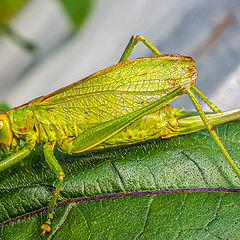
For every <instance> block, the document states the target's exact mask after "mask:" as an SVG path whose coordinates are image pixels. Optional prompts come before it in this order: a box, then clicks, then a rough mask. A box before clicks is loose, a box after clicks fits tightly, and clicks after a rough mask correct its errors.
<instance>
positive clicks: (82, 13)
mask: <svg viewBox="0 0 240 240" xmlns="http://www.w3.org/2000/svg"><path fill="white" fill-rule="evenodd" d="M58 1H59V2H60V4H61V5H62V6H63V8H64V10H65V12H66V13H67V15H68V17H69V19H70V20H71V23H72V24H73V26H74V28H76V29H78V28H79V27H80V26H81V25H82V23H83V22H84V20H85V18H86V17H87V16H88V14H89V12H90V10H91V8H92V6H93V3H94V1H93V0H58Z"/></svg>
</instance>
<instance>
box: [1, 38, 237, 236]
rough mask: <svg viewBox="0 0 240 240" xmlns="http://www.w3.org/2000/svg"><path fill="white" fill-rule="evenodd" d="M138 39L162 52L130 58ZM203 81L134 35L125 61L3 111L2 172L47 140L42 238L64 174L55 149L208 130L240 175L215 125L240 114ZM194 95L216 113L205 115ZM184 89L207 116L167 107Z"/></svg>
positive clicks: (187, 60) (184, 62)
mask: <svg viewBox="0 0 240 240" xmlns="http://www.w3.org/2000/svg"><path fill="white" fill-rule="evenodd" d="M139 41H141V42H143V43H144V44H145V45H146V46H147V47H148V48H149V49H150V50H151V51H152V52H153V53H154V54H155V56H153V57H143V58H137V59H133V60H128V58H129V56H130V54H131V52H132V50H133V48H134V46H135V45H136V44H137V43H138V42H139ZM196 78H197V71H196V69H195V64H194V61H193V60H192V58H191V57H187V56H182V55H178V54H166V55H163V54H161V53H160V52H159V51H158V50H157V49H156V48H155V47H154V46H153V45H152V44H151V43H150V42H149V41H148V40H147V39H145V38H144V37H143V36H136V35H133V36H132V38H131V39H130V41H129V43H128V45H127V47H126V49H125V51H124V53H123V55H122V57H121V59H120V61H119V63H118V64H115V65H112V66H110V67H108V68H106V69H103V70H101V71H99V72H97V73H94V74H92V75H90V76H88V77H86V78H84V79H82V80H80V81H77V82H75V83H73V84H71V85H68V86H66V87H64V88H61V89H59V90H57V91H55V92H53V93H50V94H48V95H46V96H41V97H38V98H36V99H34V100H32V101H30V102H28V103H26V104H24V105H22V106H19V107H16V108H13V109H11V110H8V111H6V112H2V113H1V114H0V145H1V151H2V158H3V159H2V160H1V161H0V171H3V170H5V169H7V168H9V167H10V166H12V165H13V164H15V163H17V162H20V161H21V160H22V159H24V158H25V157H26V156H27V155H28V154H29V153H30V152H31V151H32V150H33V148H34V146H35V144H36V143H40V144H42V145H43V151H44V156H45V160H46V161H47V163H48V165H49V166H50V167H51V168H52V170H53V171H54V173H55V174H56V176H57V179H58V183H57V187H56V188H55V190H54V192H53V196H52V198H51V201H50V204H49V206H48V209H47V220H46V222H45V223H44V224H43V225H42V226H41V229H42V235H44V234H45V233H46V232H50V230H51V223H52V220H53V214H54V206H55V204H56V201H57V198H58V196H59V194H60V191H61V188H62V183H63V179H64V172H63V170H62V168H61V166H60V164H59V163H58V161H57V159H56V158H55V156H54V154H53V150H54V147H57V148H58V149H59V150H60V151H62V152H67V153H78V152H82V151H86V150H90V149H96V148H102V147H107V146H116V145H120V144H132V143H136V142H140V141H144V140H146V139H149V138H156V137H162V138H167V137H172V136H177V135H179V134H187V133H190V132H194V131H198V130H200V129H203V128H207V130H208V131H209V133H210V135H211V136H212V138H213V140H214V141H215V143H216V145H217V146H218V148H219V150H220V151H221V153H222V154H223V156H224V157H225V158H226V160H227V162H228V164H229V165H230V167H231V168H232V170H233V171H234V173H235V174H236V176H237V177H238V178H239V180H240V172H239V170H238V168H237V166H236V165H235V163H234V162H233V160H232V159H231V157H230V155H229V154H228V152H227V150H226V149H225V148H224V146H223V144H222V142H221V141H220V139H219V137H218V136H217V134H216V133H215V131H214V130H213V128H212V126H213V125H217V124H221V123H224V122H228V121H231V120H235V119H238V118H240V110H239V109H235V110H231V111H227V112H221V111H220V110H219V109H218V108H217V107H216V106H215V105H214V104H213V103H212V102H211V101H210V100H209V99H208V98H207V97H206V96H205V95H203V93H201V92H200V91H199V90H198V89H197V88H196V87H195V86H194V82H195V80H196ZM194 93H195V94H196V95H198V96H199V97H200V98H201V99H202V100H203V101H204V102H206V103H207V105H208V106H209V107H210V108H211V109H212V110H213V112H214V113H213V114H208V115H207V116H206V115H205V113H204V112H203V110H202V108H201V106H200V104H199V102H198V100H197V99H196V97H195V95H194ZM182 94H188V96H189V98H190V100H191V101H192V103H193V105H194V106H195V108H196V110H197V112H198V113H199V116H200V117H199V116H196V117H185V118H181V116H182V114H181V112H180V111H178V110H177V109H176V108H173V107H171V106H170V105H167V104H168V103H169V102H171V101H172V100H174V99H175V98H177V97H179V96H181V95H182ZM152 126H154V127H152ZM140 132H141V134H140ZM20 140H22V141H21V142H20ZM22 142H24V143H23V144H22Z"/></svg>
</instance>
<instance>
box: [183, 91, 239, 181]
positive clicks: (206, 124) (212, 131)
mask: <svg viewBox="0 0 240 240" xmlns="http://www.w3.org/2000/svg"><path fill="white" fill-rule="evenodd" d="M186 91H187V94H188V96H189V98H190V100H191V101H192V103H193V105H194V107H195V108H196V110H197V112H198V114H199V115H200V117H201V119H202V121H203V123H204V124H205V126H206V128H207V130H208V132H209V133H210V135H211V136H212V138H213V140H214V142H215V143H216V145H217V146H218V148H219V150H220V151H221V153H222V155H223V156H224V157H225V159H226V161H227V162H228V164H229V165H230V167H231V168H232V170H233V172H234V173H235V174H236V176H237V177H238V179H239V180H240V171H239V169H238V168H237V166H236V164H235V163H234V162H233V160H232V158H231V157H230V155H229V153H228V152H227V150H226V149H225V147H224V146H223V144H222V142H221V140H220V139H219V137H218V135H217V134H216V132H215V131H214V130H213V127H212V125H211V123H210V122H209V120H208V119H207V117H206V115H205V113H204V112H203V110H202V108H201V106H200V104H199V102H198V100H197V98H196V97H195V95H194V94H193V92H192V91H191V90H190V89H186Z"/></svg>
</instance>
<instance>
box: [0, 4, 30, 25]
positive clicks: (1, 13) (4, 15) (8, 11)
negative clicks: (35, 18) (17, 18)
mask: <svg viewBox="0 0 240 240" xmlns="http://www.w3.org/2000/svg"><path fill="white" fill-rule="evenodd" d="M27 1H28V0H1V1H0V28H1V27H2V26H3V25H4V24H6V23H7V22H8V21H9V20H10V19H11V18H12V17H13V16H14V15H15V14H16V13H17V11H18V10H19V9H20V8H21V7H22V5H23V4H24V3H25V2H27Z"/></svg>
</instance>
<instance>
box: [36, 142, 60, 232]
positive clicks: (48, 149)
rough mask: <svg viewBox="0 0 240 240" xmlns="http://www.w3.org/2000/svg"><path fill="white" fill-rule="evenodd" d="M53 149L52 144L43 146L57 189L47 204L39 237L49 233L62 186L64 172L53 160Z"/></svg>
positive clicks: (54, 159)
mask: <svg viewBox="0 0 240 240" xmlns="http://www.w3.org/2000/svg"><path fill="white" fill-rule="evenodd" d="M53 149H54V144H52V143H50V142H47V143H46V144H45V145H44V146H43V150H44V156H45V159H46V161H47V163H48V165H49V166H50V167H51V168H52V170H53V171H54V173H55V174H56V175H57V179H58V182H57V187H56V188H55V190H54V192H53V196H52V199H51V201H50V204H49V206H48V209H47V220H46V222H45V223H44V224H43V225H42V226H41V229H42V230H43V232H42V234H41V235H43V236H44V234H45V232H50V231H51V227H50V226H51V222H52V219H53V214H54V207H55V204H56V202H57V198H58V196H59V194H60V191H61V188H62V184H63V178H64V172H63V170H62V168H61V166H60V164H59V163H58V161H57V159H56V158H55V156H54V154H53Z"/></svg>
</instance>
